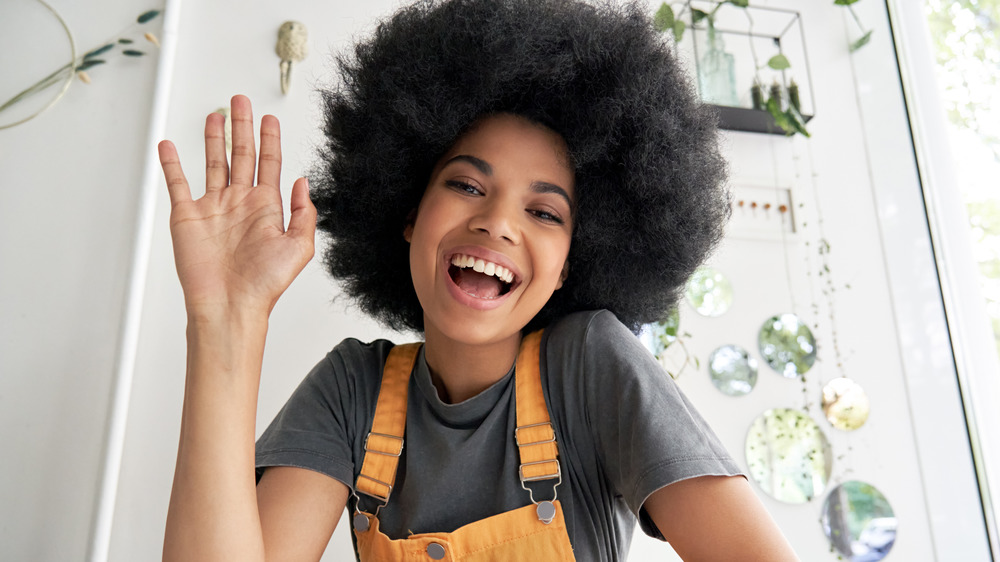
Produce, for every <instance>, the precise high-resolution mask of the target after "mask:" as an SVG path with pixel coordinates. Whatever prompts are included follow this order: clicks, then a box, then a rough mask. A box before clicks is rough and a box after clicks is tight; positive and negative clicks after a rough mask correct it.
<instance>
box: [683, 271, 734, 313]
mask: <svg viewBox="0 0 1000 562" xmlns="http://www.w3.org/2000/svg"><path fill="white" fill-rule="evenodd" d="M684 295H685V296H686V297H687V300H688V302H689V303H690V304H691V306H692V307H694V309H695V310H696V311H698V314H701V315H702V316H721V315H722V314H724V313H725V312H726V311H727V310H729V307H730V306H732V304H733V286H732V284H731V283H730V282H729V278H727V277H726V276H725V275H723V274H722V273H721V272H720V271H718V270H716V269H712V268H710V267H701V268H698V269H697V270H695V272H694V274H692V275H691V278H690V279H688V282H687V288H686V289H685V291H684Z"/></svg>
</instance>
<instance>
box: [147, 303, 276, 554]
mask: <svg viewBox="0 0 1000 562" xmlns="http://www.w3.org/2000/svg"><path fill="white" fill-rule="evenodd" d="M266 332H267V315H266V313H260V312H258V313H250V312H246V311H240V310H237V311H236V312H235V313H219V314H214V315H211V317H206V316H204V315H202V316H200V317H194V316H192V317H191V318H190V319H189V323H188V333H187V339H188V356H187V376H186V382H185V391H184V407H183V413H182V418H181V435H180V443H179V445H178V451H177V466H176V469H175V472H174V483H173V489H172V491H171V496H170V507H169V511H168V514H167V527H166V536H165V541H164V550H163V555H164V560H185V561H190V560H263V559H264V546H263V539H262V534H261V527H260V517H259V513H258V509H257V499H256V491H255V479H254V431H255V421H256V411H257V394H258V391H259V387H260V369H261V360H262V356H263V350H264V340H265V335H266Z"/></svg>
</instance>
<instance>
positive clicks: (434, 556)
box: [427, 542, 445, 560]
mask: <svg viewBox="0 0 1000 562" xmlns="http://www.w3.org/2000/svg"><path fill="white" fill-rule="evenodd" d="M444 555H445V551H444V547H443V546H441V545H439V544H438V543H436V542H432V543H431V544H429V545H427V556H430V557H431V560H441V559H442V558H444Z"/></svg>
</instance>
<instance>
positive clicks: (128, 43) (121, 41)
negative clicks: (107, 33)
mask: <svg viewBox="0 0 1000 562" xmlns="http://www.w3.org/2000/svg"><path fill="white" fill-rule="evenodd" d="M118 42H119V43H121V44H122V45H131V44H132V40H131V39H126V38H125V37H122V38H121V39H119V40H118Z"/></svg>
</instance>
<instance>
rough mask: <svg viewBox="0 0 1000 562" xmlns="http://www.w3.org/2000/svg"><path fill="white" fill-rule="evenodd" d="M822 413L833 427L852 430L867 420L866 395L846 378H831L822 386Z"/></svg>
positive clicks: (856, 384) (859, 386) (858, 386)
mask: <svg viewBox="0 0 1000 562" xmlns="http://www.w3.org/2000/svg"><path fill="white" fill-rule="evenodd" d="M822 404H823V414H824V415H826V419H828V420H830V423H831V424H832V425H833V427H836V428H837V429H843V430H844V431H854V430H855V429H857V428H859V427H861V426H863V425H864V424H865V421H867V420H868V411H869V404H868V395H867V394H865V391H864V389H863V388H861V385H859V384H858V383H856V382H854V381H853V380H851V379H848V378H839V379H833V380H832V381H830V382H828V383H826V386H824V387H823V402H822Z"/></svg>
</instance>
